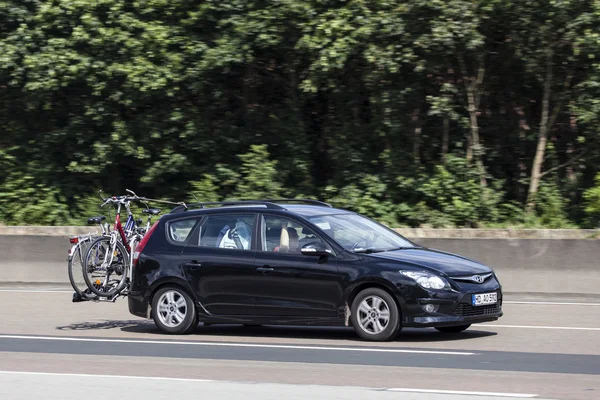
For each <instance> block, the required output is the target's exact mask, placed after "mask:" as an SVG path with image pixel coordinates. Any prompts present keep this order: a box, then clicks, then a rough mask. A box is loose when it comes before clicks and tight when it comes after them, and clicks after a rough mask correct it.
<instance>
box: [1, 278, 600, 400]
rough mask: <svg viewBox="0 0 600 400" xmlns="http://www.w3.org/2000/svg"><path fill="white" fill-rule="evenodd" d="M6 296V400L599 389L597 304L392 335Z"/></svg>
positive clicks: (550, 302) (546, 393) (379, 399)
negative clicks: (181, 326) (366, 337)
mask: <svg viewBox="0 0 600 400" xmlns="http://www.w3.org/2000/svg"><path fill="white" fill-rule="evenodd" d="M0 304H1V305H2V306H1V307H0V321H1V322H0V399H32V398H35V397H38V398H43V399H60V400H63V399H81V398H82V397H85V396H100V395H101V396H102V397H109V398H112V397H115V398H116V397H117V396H118V397H121V398H124V397H130V396H136V397H139V398H142V396H143V398H144V399H163V398H164V399H174V398H182V399H183V398H194V399H197V398H221V399H228V400H229V399H232V400H236V399H254V398H256V399H263V400H269V399H311V400H318V399H338V398H339V399H367V400H371V399H372V400H388V399H409V400H411V399H414V400H455V399H457V400H458V399H471V398H472V399H477V400H481V399H486V398H489V399H499V398H500V399H501V398H520V399H524V398H537V399H574V400H580V399H581V400H583V399H590V400H592V399H594V400H597V399H599V398H600V301H596V302H593V300H592V302H591V303H587V302H575V301H565V300H564V299H562V300H561V299H542V300H540V299H536V300H535V301H526V300H522V299H519V298H514V299H509V298H507V299H506V302H505V305H504V312H505V316H504V317H502V318H501V319H500V320H499V321H497V322H494V323H486V324H481V325H473V326H472V327H471V328H470V329H469V330H467V331H466V332H463V333H459V334H441V333H439V332H437V331H435V330H433V329H405V330H403V331H402V332H401V333H400V334H399V335H398V337H397V338H396V340H395V341H393V342H386V343H369V342H364V341H361V340H359V339H358V337H357V336H356V335H355V334H354V332H353V331H352V329H350V328H318V327H275V326H266V327H255V328H251V327H243V326H239V325H227V326H210V327H206V326H202V325H201V324H200V325H199V326H198V328H197V329H196V332H195V333H193V334H191V335H185V336H170V335H163V334H161V333H160V332H159V331H158V330H157V328H156V327H155V326H154V323H153V322H152V321H148V320H144V319H140V318H137V317H134V316H132V315H131V314H129V313H128V311H127V303H126V300H122V299H121V300H118V301H117V302H116V303H72V302H71V293H70V292H69V291H68V290H67V291H65V290H55V289H52V288H47V289H44V288H41V289H40V288H35V289H33V288H26V287H24V288H14V287H13V288H1V287H0ZM111 396H112V397H111Z"/></svg>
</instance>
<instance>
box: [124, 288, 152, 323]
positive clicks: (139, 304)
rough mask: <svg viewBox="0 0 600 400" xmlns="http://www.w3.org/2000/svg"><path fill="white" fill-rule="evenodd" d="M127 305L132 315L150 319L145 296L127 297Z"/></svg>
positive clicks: (131, 295)
mask: <svg viewBox="0 0 600 400" xmlns="http://www.w3.org/2000/svg"><path fill="white" fill-rule="evenodd" d="M127 304H128V305H129V312H130V313H131V314H133V315H135V316H137V317H141V318H150V315H148V314H149V307H148V302H147V301H145V300H144V297H143V296H139V295H135V294H131V293H130V294H129V295H127Z"/></svg>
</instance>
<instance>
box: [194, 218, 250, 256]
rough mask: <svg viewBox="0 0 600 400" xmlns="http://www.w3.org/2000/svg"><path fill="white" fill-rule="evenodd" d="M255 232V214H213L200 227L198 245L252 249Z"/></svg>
mask: <svg viewBox="0 0 600 400" xmlns="http://www.w3.org/2000/svg"><path fill="white" fill-rule="evenodd" d="M253 232H254V215H252V214H227V215H223V214H219V215H211V216H208V217H207V218H206V221H205V222H204V224H202V226H201V227H200V234H199V235H198V238H199V242H198V246H202V247H217V248H222V249H238V250H250V249H251V247H252V233H253Z"/></svg>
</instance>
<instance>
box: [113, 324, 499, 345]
mask: <svg viewBox="0 0 600 400" xmlns="http://www.w3.org/2000/svg"><path fill="white" fill-rule="evenodd" d="M121 330H122V331H125V332H132V333H147V334H156V335H163V336H166V335H164V334H163V333H162V332H161V331H159V330H158V328H156V326H155V325H154V324H152V323H150V324H147V323H144V324H139V323H138V324H132V325H130V326H123V327H121ZM496 334H497V333H496V332H491V331H485V330H478V329H469V330H467V331H464V332H460V333H440V332H438V331H436V330H434V329H413V328H407V329H403V330H402V331H401V332H400V333H399V334H398V336H397V337H396V339H395V341H396V342H400V343H402V342H405V343H419V342H422V343H426V342H448V341H457V340H469V339H476V338H482V337H487V336H494V335H496ZM191 336H192V337H193V336H200V337H201V336H219V337H231V338H232V339H234V338H235V337H257V338H260V337H262V338H265V337H268V338H278V339H321V340H348V341H357V342H363V340H362V339H360V338H359V337H358V336H357V335H356V333H355V332H354V330H353V329H352V328H347V327H318V326H248V327H247V326H242V325H211V326H204V325H203V324H199V325H198V326H197V327H196V329H195V331H194V332H193V333H192V334H191Z"/></svg>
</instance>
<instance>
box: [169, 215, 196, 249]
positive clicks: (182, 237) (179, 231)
mask: <svg viewBox="0 0 600 400" xmlns="http://www.w3.org/2000/svg"><path fill="white" fill-rule="evenodd" d="M196 221H198V218H189V219H182V220H179V221H173V222H170V223H169V224H168V228H167V230H168V234H169V238H170V239H171V240H172V241H174V242H177V243H184V242H185V241H186V240H187V238H188V236H189V235H190V233H191V232H192V228H193V227H194V225H195V224H196Z"/></svg>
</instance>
